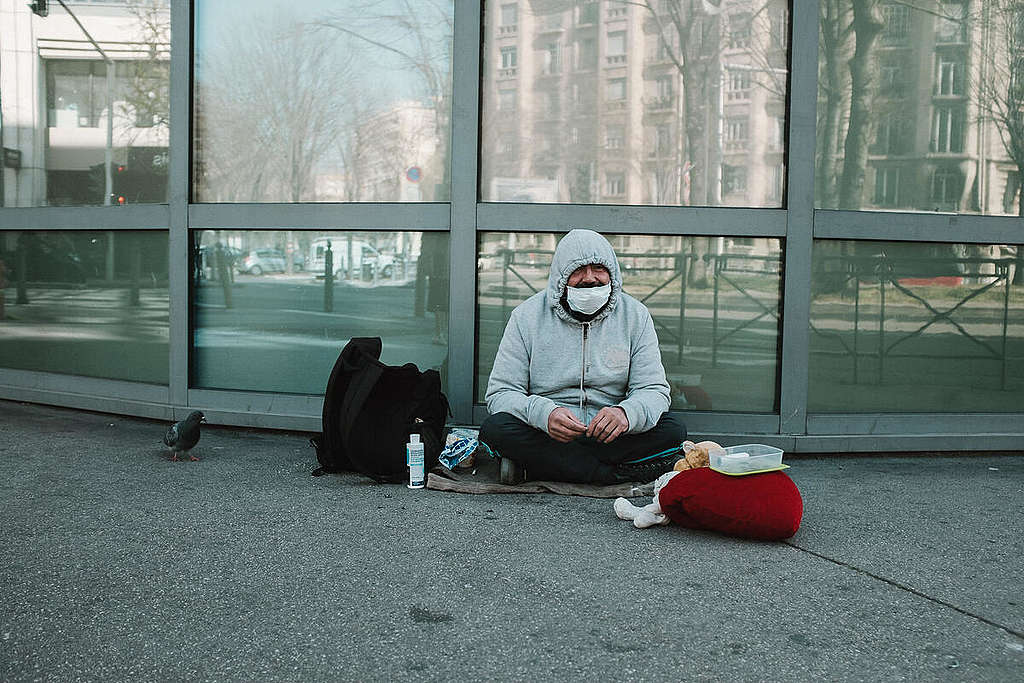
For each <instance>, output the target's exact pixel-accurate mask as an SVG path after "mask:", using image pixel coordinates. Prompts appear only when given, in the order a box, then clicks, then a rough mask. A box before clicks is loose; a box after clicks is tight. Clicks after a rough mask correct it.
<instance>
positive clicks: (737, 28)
mask: <svg viewBox="0 0 1024 683" xmlns="http://www.w3.org/2000/svg"><path fill="white" fill-rule="evenodd" d="M750 21H751V17H750V13H749V12H738V13H736V14H730V15H729V47H730V49H736V48H747V47H750Z"/></svg>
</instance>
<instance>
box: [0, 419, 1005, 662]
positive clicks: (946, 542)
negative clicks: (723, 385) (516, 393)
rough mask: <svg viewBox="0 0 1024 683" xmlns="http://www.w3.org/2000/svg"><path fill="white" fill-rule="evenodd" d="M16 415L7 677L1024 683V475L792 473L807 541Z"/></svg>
mask: <svg viewBox="0 0 1024 683" xmlns="http://www.w3.org/2000/svg"><path fill="white" fill-rule="evenodd" d="M165 426H166V425H165V424H163V423H158V422H152V421H146V420H140V419H134V418H124V417H117V416H110V415H102V414H95V413H85V412H77V411H72V410H65V409H58V408H48V407H41V406H33V405H27V404H19V403H11V402H0V680H4V681H22V680H56V681H73V680H103V681H118V680H145V681H166V680H210V681H225V680H227V681H253V680H296V681H298V680H301V681H312V680H391V679H399V680H534V679H537V680H558V681H561V680H584V679H589V680H593V681H596V680H690V679H714V680H790V679H796V680H816V679H822V678H825V679H830V680H871V681H874V680H901V679H913V680H971V681H978V680H986V681H1022V680H1024V559H1022V558H1024V457H1021V456H1019V455H1016V456H973V457H972V456H964V457H929V458H922V457H906V458H900V457H834V456H833V457H822V458H807V457H803V458H797V457H787V462H789V464H791V465H792V466H793V467H792V469H790V470H789V471H788V472H789V474H790V475H791V476H792V478H793V480H794V481H795V482H796V483H797V485H798V486H799V488H800V490H801V492H802V494H803V497H804V505H805V512H804V519H803V526H802V527H801V529H800V531H799V532H798V533H797V535H796V536H795V537H794V538H793V539H791V541H790V542H788V543H757V542H751V541H743V540H737V539H732V538H727V537H723V536H718V535H715V534H711V533H701V532H693V531H688V530H684V529H681V528H678V527H659V528H654V529H647V530H638V529H635V528H633V526H631V525H630V524H629V523H627V522H623V521H620V520H619V519H617V518H616V517H615V514H614V512H613V511H612V501H610V500H595V499H583V498H565V497H559V496H555V495H544V494H525V495H490V496H469V495H459V494H450V493H440V492H435V491H426V490H421V491H410V490H408V489H406V488H405V487H404V486H395V485H378V484H374V483H372V482H368V481H365V480H363V479H361V478H358V477H356V476H350V475H345V476H331V477H321V478H313V477H310V476H309V473H310V471H311V470H312V469H313V468H314V466H315V457H314V455H313V451H312V450H311V449H310V448H309V447H308V446H307V445H306V436H305V435H301V434H293V433H281V432H266V431H252V430H244V429H228V428H207V429H205V430H204V433H203V437H202V440H201V441H200V443H199V445H198V446H197V447H196V450H195V454H196V455H198V456H199V457H200V458H202V460H201V461H200V462H170V461H169V460H168V458H167V456H166V455H165V452H164V449H163V446H162V444H161V443H160V439H161V436H162V434H163V431H164V429H165Z"/></svg>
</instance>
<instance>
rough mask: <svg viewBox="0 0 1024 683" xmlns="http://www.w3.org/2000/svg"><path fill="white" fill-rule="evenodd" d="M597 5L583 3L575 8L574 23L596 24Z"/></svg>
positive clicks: (594, 3)
mask: <svg viewBox="0 0 1024 683" xmlns="http://www.w3.org/2000/svg"><path fill="white" fill-rule="evenodd" d="M597 9H598V8H597V3H596V2H584V3H583V4H581V5H580V6H579V7H577V8H576V23H578V24H596V23H597Z"/></svg>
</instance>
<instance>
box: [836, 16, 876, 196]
mask: <svg viewBox="0 0 1024 683" xmlns="http://www.w3.org/2000/svg"><path fill="white" fill-rule="evenodd" d="M881 32H882V22H881V20H880V19H879V16H878V0H854V3H853V34H854V41H855V47H854V52H853V57H852V58H851V59H850V61H849V66H850V120H849V123H848V124H847V129H846V142H845V144H844V147H843V175H842V179H841V181H840V185H839V208H841V209H859V208H860V205H861V201H862V199H863V191H864V171H865V169H866V168H867V160H868V135H869V133H870V131H871V103H872V101H873V99H874V94H875V93H874V88H873V80H874V79H873V75H874V74H873V71H874V70H873V66H874V56H873V52H874V46H875V40H876V39H877V38H878V34H879V33H881Z"/></svg>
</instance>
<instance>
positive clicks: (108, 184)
mask: <svg viewBox="0 0 1024 683" xmlns="http://www.w3.org/2000/svg"><path fill="white" fill-rule="evenodd" d="M57 2H59V3H60V6H61V7H63V8H64V11H65V12H67V13H68V16H70V17H71V18H72V19H73V20H74V22H75V23H76V24H78V28H80V29H82V33H84V34H85V37H86V38H88V39H89V42H90V43H92V46H93V47H94V48H96V51H97V52H99V53H100V57H102V58H103V63H104V64H106V67H107V145H106V149H105V150H104V153H103V161H104V163H103V176H104V193H103V205H104V206H110V199H111V196H112V195H113V194H114V178H113V176H112V175H111V172H110V164H111V161H112V157H113V144H114V60H112V59H111V58H110V57H109V56H108V55H107V53H106V52H104V51H103V48H101V47H100V45H99V43H97V42H96V41H95V40H94V39H93V37H92V36H91V35H89V32H88V31H87V30H86V29H85V26H82V22H80V21H79V20H78V17H76V16H75V14H74V12H72V11H71V10H70V9H68V6H67V5H65V4H64V0H57ZM29 9H31V10H32V11H33V12H34V13H35V14H37V15H39V16H40V17H45V16H47V15H48V14H49V9H48V8H47V6H46V0H36V2H33V3H31V4H30V5H29Z"/></svg>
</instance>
